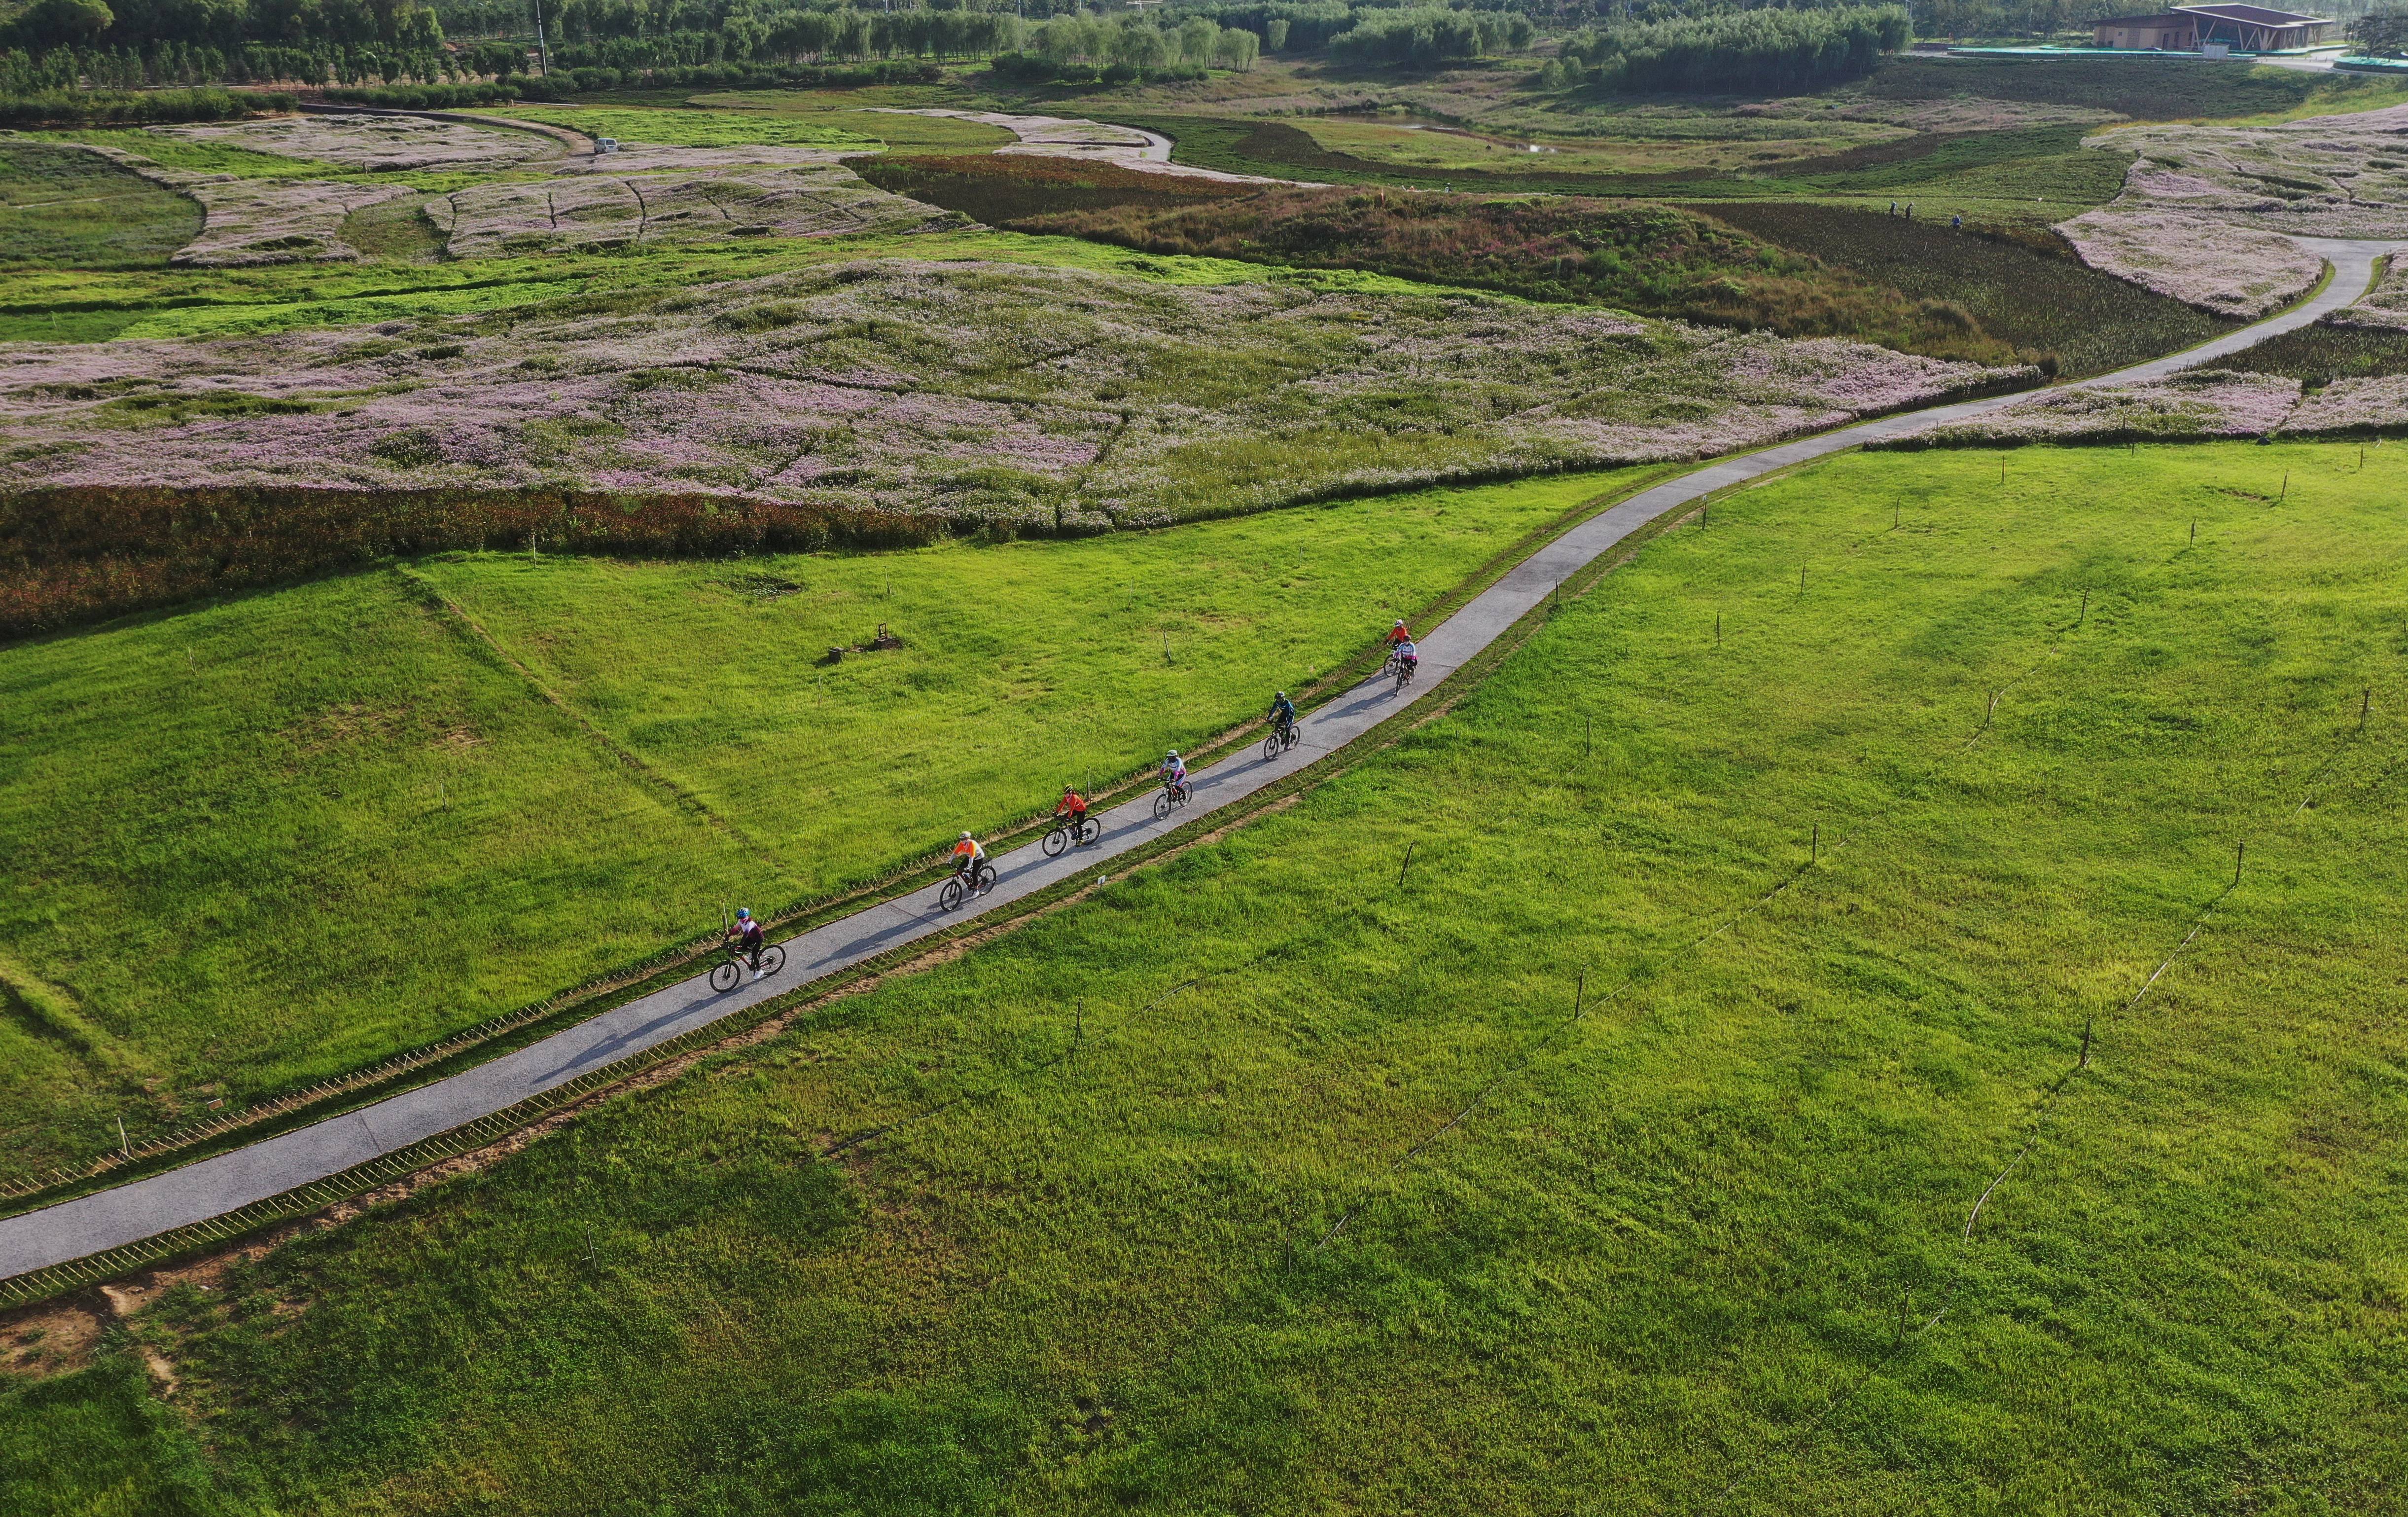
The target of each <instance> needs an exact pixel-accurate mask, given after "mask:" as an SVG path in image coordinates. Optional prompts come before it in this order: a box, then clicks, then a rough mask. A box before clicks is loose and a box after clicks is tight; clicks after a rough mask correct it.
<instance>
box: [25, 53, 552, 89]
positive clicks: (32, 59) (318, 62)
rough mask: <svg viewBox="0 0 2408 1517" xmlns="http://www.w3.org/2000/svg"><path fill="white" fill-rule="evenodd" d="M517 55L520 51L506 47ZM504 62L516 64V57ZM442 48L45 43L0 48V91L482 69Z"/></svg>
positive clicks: (365, 80)
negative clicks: (141, 47)
mask: <svg viewBox="0 0 2408 1517" xmlns="http://www.w3.org/2000/svg"><path fill="white" fill-rule="evenodd" d="M510 54H511V58H512V59H513V60H515V59H516V58H517V57H518V56H519V53H518V50H516V49H511V50H510ZM509 66H513V67H515V66H518V65H517V64H516V63H515V62H513V63H512V64H510V65H509ZM480 72H495V70H494V69H484V70H480V69H479V68H478V67H477V65H475V64H473V63H471V62H469V61H468V60H466V59H465V58H460V57H455V56H454V55H452V54H451V53H449V52H446V51H443V50H442V49H440V48H425V49H414V50H409V51H404V50H401V49H397V48H389V47H384V46H380V45H378V44H374V43H370V44H366V45H364V46H360V47H343V46H339V45H336V44H332V43H312V44H310V45H308V46H305V47H292V48H282V47H257V46H252V47H240V48H235V49H232V50H230V51H229V50H221V49H217V48H212V47H208V46H205V45H193V44H190V43H181V42H163V43H160V44H158V45H157V46H155V47H153V48H152V49H150V51H147V52H136V51H134V50H133V49H131V48H49V49H45V50H43V51H40V52H32V51H26V50H24V49H22V48H12V49H9V50H7V51H0V95H7V96H29V95H36V94H50V93H53V92H57V91H65V90H78V89H93V90H140V89H154V88H157V87H159V86H162V85H193V84H215V83H225V84H281V83H300V84H318V85H325V84H372V83H376V82H379V81H382V82H384V83H388V84H390V83H392V82H393V81H394V80H395V79H463V78H469V77H473V76H474V75H476V74H478V73H480Z"/></svg>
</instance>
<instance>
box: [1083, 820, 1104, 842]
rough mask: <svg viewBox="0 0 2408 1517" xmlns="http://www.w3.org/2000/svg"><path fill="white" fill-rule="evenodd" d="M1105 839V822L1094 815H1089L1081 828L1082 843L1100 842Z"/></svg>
mask: <svg viewBox="0 0 2408 1517" xmlns="http://www.w3.org/2000/svg"><path fill="white" fill-rule="evenodd" d="M1103 839H1104V824H1103V823H1101V822H1099V821H1097V820H1096V818H1094V817H1093V816H1090V817H1088V818H1087V819H1086V821H1085V822H1084V823H1083V824H1082V826H1081V827H1080V829H1079V841H1080V842H1082V843H1100V842H1102V841H1103Z"/></svg>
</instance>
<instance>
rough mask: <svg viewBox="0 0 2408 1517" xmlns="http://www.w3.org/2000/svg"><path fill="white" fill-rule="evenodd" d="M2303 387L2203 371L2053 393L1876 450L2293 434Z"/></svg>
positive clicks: (2273, 379) (2215, 370) (2285, 381)
mask: <svg viewBox="0 0 2408 1517" xmlns="http://www.w3.org/2000/svg"><path fill="white" fill-rule="evenodd" d="M2299 404H2300V382H2299V381H2298V380H2295V379H2286V378H2283V377H2281V376H2279V375H2272V374H2240V373H2234V372H2231V371H2230V370H2228V369H2220V368H2199V369H2190V370H2187V371H2186V372H2183V373H2180V374H2176V375H2174V376H2172V377H2171V378H2170V379H2163V380H2153V381H2150V382H2148V383H2140V384H2101V385H2094V386H2085V387H2079V388H2070V389H2063V390H2054V391H2050V392H2048V393H2045V394H2042V395H2040V396H2036V397H2033V398H2031V399H2029V400H2025V401H2020V402H2018V403H2016V404H2014V405H2012V406H2008V407H2005V408H2004V409H2002V410H2000V411H1996V412H1991V413H1990V414H1988V415H1986V416H1980V417H1976V418H1974V419H1973V420H1971V421H1964V422H1951V423H1945V424H1942V425H1939V426H1928V427H1925V428H1923V429H1921V430H1919V431H1914V432H1910V433H1908V434H1906V435H1905V436H1903V437H1899V438H1894V439H1892V440H1890V441H1886V442H1883V443H1877V444H1874V446H1877V447H1885V448H1906V449H1914V448H1964V447H2013V446H2016V445H2018V444H2021V443H2026V442H2131V441H2161V442H2169V441H2204V440H2208V439H2214V438H2247V437H2263V436H2266V435H2267V434H2269V433H2272V432H2274V431H2278V430H2288V429H2289V421H2290V418H2291V416H2292V414H2293V412H2294V411H2295V409H2296V408H2297V407H2298V406H2299Z"/></svg>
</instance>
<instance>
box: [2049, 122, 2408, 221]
mask: <svg viewBox="0 0 2408 1517" xmlns="http://www.w3.org/2000/svg"><path fill="white" fill-rule="evenodd" d="M2403 131H2408V106H2392V107H2388V108H2385V109H2382V110H2368V111H2359V112H2357V113H2355V114H2351V115H2344V116H2317V117H2312V118H2310V119H2309V120H2306V121H2297V122H2285V123H2281V124H2279V125H2273V126H2203V125H2200V124H2198V123H2178V124H2168V125H2151V126H2130V127H2119V128H2116V129H2114V130H2113V131H2110V132H2106V133H2103V134H2101V135H2100V136H2099V137H2093V138H2091V139H2090V140H2091V141H2093V142H2096V143H2099V144H2100V145H2103V146H2106V147H2111V148H2114V149H2116V150H2119V151H2122V152H2137V153H2139V154H2140V157H2139V158H2138V159H2137V160H2136V161H2135V162H2134V163H2133V165H2132V166H2131V168H2130V169H2129V170H2128V171H2127V173H2126V176H2125V180H2124V193H2123V194H2122V195H2119V196H2117V197H2116V199H2115V201H2114V208H2115V209H2119V210H2126V211H2132V210H2164V211H2174V212H2180V213H2186V214H2192V215H2204V216H2208V217H2209V218H2211V219H2213V220H2216V221H2221V222H2225V223H2227V224H2232V225H2239V226H2248V227H2254V228H2256V229H2257V230H2258V231H2263V232H2280V233H2286V234H2288V235H2291V236H2294V237H2333V238H2408V153H2403V152H2402V151H2401V134H2402V133H2403Z"/></svg>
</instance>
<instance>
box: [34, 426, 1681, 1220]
mask: <svg viewBox="0 0 2408 1517" xmlns="http://www.w3.org/2000/svg"><path fill="white" fill-rule="evenodd" d="M1642 477H1645V476H1644V474H1643V472H1642V471H1639V470H1631V471H1627V472H1626V473H1624V474H1613V473H1605V474H1589V475H1583V476H1570V477H1556V478H1552V479H1542V480H1536V481H1530V482H1527V483H1523V484H1508V485H1498V486H1489V487H1484V488H1478V489H1468V490H1455V491H1431V492H1425V493H1421V494H1416V495H1405V496H1392V497H1388V498H1383V499H1376V500H1367V501H1360V502H1352V503H1346V504H1340V505H1334V506H1327V507H1315V508H1310V509H1303V510H1297V511H1292V512H1281V513H1269V514H1264V515H1259V516H1254V517H1248V518H1244V519H1240V520H1235V521H1228V522H1222V523H1215V524H1210V525H1204V526H1198V527H1185V528H1180V529H1177V530H1171V531H1162V532H1149V533H1137V532H1132V533H1128V534H1124V535H1120V536H1115V537H1112V538H1110V539H1095V540H1088V541H1084V542H1050V543H1018V544H1010V545H1001V546H984V547H982V546H977V545H973V544H970V543H968V542H954V543H951V544H948V545H945V546H941V547H937V548H931V549H927V550H925V551H920V552H912V553H900V554H890V555H871V556H807V557H763V558H755V559H751V560H746V561H743V562H740V563H734V564H725V563H702V564H692V563H688V564H657V563H624V562H618V561H610V560H595V559H573V558H557V557H544V558H539V559H528V558H526V557H523V556H457V557H445V558H437V559H435V560H432V561H427V562H423V563H420V564H418V565H415V566H410V567H406V568H403V569H397V570H394V571H380V572H373V573H367V574H362V575H356V576H352V577H348V578H340V579H334V580H328V581H323V582H320V583H316V584H311V585H302V586H298V587H294V588H292V589H288V590H283V591H279V592H275V593H270V594H263V595H256V596H251V597H247V598H242V599H237V600H230V601H227V602H225V603H223V604H221V605H215V606H211V607H208V608H196V609H193V610H192V611H188V612H183V613H179V614H166V615H160V616H153V617H143V618H136V619H133V620H130V621H128V622H125V623H122V624H120V625H116V626H112V627H107V628H99V629H96V630H94V631H92V632H89V633H84V634H80V635H74V636H63V637H57V638H51V639H48V640H44V641H39V642H34V643H20V644H17V645H15V646H12V647H9V648H7V649H0V851H5V852H6V854H7V856H8V857H9V858H10V859H11V860H12V861H13V864H14V867H12V868H11V869H9V870H8V871H7V880H6V883H5V884H4V885H0V982H7V983H10V984H15V985H18V986H20V987H21V988H22V989H21V990H5V989H0V996H5V997H6V998H7V999H6V1000H5V1001H0V1006H5V1008H6V1009H7V1010H8V1011H9V1012H10V1013H11V1015H8V1016H7V1017H5V1018H0V1112H5V1113H6V1114H7V1115H6V1117H5V1118H0V1163H5V1164H6V1167H7V1170H8V1171H9V1172H12V1173H22V1172H24V1171H26V1170H29V1169H34V1168H40V1167H47V1166H49V1165H50V1164H54V1163H64V1162H73V1161H81V1160H89V1159H90V1158H91V1157H92V1156H93V1155H94V1154H96V1153H98V1152H99V1151H100V1150H101V1149H105V1148H107V1147H108V1146H110V1145H111V1144H112V1143H113V1142H114V1141H115V1137H114V1134H115V1132H116V1129H115V1126H114V1123H115V1121H116V1120H118V1119H119V1118H121V1117H122V1118H123V1119H124V1120H125V1121H126V1123H127V1126H128V1127H129V1129H131V1131H132V1132H133V1133H134V1134H135V1135H136V1138H137V1139H138V1138H139V1137H140V1136H141V1134H144V1133H145V1132H155V1131H158V1130H160V1129H161V1128H164V1127H166V1126H170V1125H174V1123H175V1121H176V1120H177V1119H178V1116H179V1113H180V1114H181V1116H182V1117H183V1118H185V1119H186V1120H189V1119H190V1118H191V1117H192V1116H193V1115H194V1114H195V1112H196V1110H197V1107H198V1105H199V1103H201V1102H202V1101H205V1100H207V1099H209V1098H212V1097H225V1098H232V1099H234V1100H236V1102H237V1103H239V1102H240V1101H241V1100H243V1099H246V1098H249V1097H252V1096H255V1095H257V1094H260V1093H262V1092H269V1091H279V1090H284V1089H288V1088H291V1087H294V1086H296V1085H301V1084H307V1083H309V1082H312V1081H315V1080H317V1079H320V1078H322V1077H325V1076H330V1075H333V1074H336V1073H338V1072H343V1071H347V1070H351V1069H354V1068H357V1067H359V1066H361V1065H363V1064H366V1063H368V1062H373V1061H375V1060H377V1059H379V1058H381V1057H383V1056H384V1055H386V1054H388V1053H391V1052H394V1051H395V1050H397V1049H400V1048H405V1047H412V1046H415V1045H417V1044H419V1043H422V1042H425V1041H429V1040H432V1039H434V1038H437V1037H439V1036H442V1035H444V1034H446V1033H450V1032H452V1031H453V1030H456V1029H458V1028H461V1027H466V1026H469V1025H472V1024H474V1023H476V1022H479V1021H481V1020H483V1019H486V1018H488V1017H491V1016H494V1015H496V1014H498V1013H501V1012H504V1011H508V1010H511V1009H514V1008H516V1007H518V1006H520V1005H522V1004H528V1003H531V1002H534V1001H538V1000H541V999H542V998H543V997H545V996H547V995H549V994H551V993H552V992H553V991H554V990H562V989H566V988H568V987H571V986H574V985H577V984H579V983H581V982H582V981H584V980H585V979H587V978H589V977H591V976H593V975H596V974H599V973H602V972H604V971H606V970H609V969H611V968H613V967H616V966H618V965H621V964H624V963H626V962H629V961H634V960H637V959H639V958H643V957H646V956H648V955H650V954H651V953H652V952H654V951H657V950H658V949H660V948H662V947H665V946H669V945H671V944H674V943H679V942H682V941H685V940H687V939H689V938H692V937H694V936H696V935H698V934H700V933H701V932H704V931H706V930H707V929H709V928H710V927H711V926H712V925H713V924H715V923H717V922H718V921H719V920H720V917H721V915H722V913H723V912H724V911H725V910H730V909H733V908H734V907H735V906H737V905H738V904H749V905H751V906H753V908H754V909H756V910H760V909H765V908H774V907H778V906H781V905H784V904H786V903H792V902H796V901H799V900H803V899H806V898H811V897H816V896H818V895H821V894H823V893H825V892H827V891H830V890H832V889H837V888H839V887H840V886H844V885H847V884H850V883H853V882H858V881H863V880H867V879H872V878H876V877H879V876H881V875H882V874H885V873H886V872H888V871H889V870H891V869H893V868H895V867H896V866H897V865H900V864H902V863H904V862H906V861H907V860H911V859H913V858H916V857H918V856H920V855H922V854H924V853H926V852H928V851H929V850H931V849H933V848H935V847H937V846H938V845H940V844H943V843H945V842H947V841H949V840H950V839H951V838H952V836H953V833H954V832H955V831H958V830H960V829H962V828H965V827H968V828H975V829H978V830H981V831H984V830H987V829H991V828H994V827H996V826H999V825H1001V824H1003V823H1006V822H1009V821H1011V820H1014V819H1017V818H1019V817H1022V816H1028V815H1031V814H1033V813H1035V812H1037V811H1039V810H1042V809H1044V808H1045V807H1047V806H1050V805H1051V803H1052V801H1053V798H1054V795H1055V793H1056V792H1057V791H1058V788H1059V787H1060V786H1061V784H1062V783H1063V782H1064V781H1065V780H1068V779H1073V778H1075V779H1078V780H1080V781H1081V782H1082V783H1085V782H1086V781H1088V780H1090V779H1094V780H1099V781H1100V780H1109V779H1111V778H1113V777H1116V776H1118V775H1119V774H1121V773H1125V772H1128V771H1131V770H1134V769H1136V768H1138V767H1139V766H1140V765H1142V764H1144V763H1146V762H1148V761H1149V760H1150V759H1152V758H1159V757H1160V756H1161V753H1162V750H1163V748H1164V747H1165V746H1167V745H1169V744H1192V743H1194V742H1195V741H1197V739H1199V738H1203V737H1205V736H1208V735H1210V734H1211V733H1213V732H1217V731H1219V730H1222V729H1224V728H1226V727H1227V726H1229V725H1231V724H1233V723H1235V722H1238V721H1240V720H1242V719H1244V718H1246V717H1247V716H1249V715H1254V714H1257V713H1259V712H1260V710H1261V709H1262V707H1263V706H1264V705H1265V704H1267V703H1268V701H1269V697H1270V692H1271V690H1272V688H1273V687H1274V686H1282V685H1286V686H1300V685H1301V684H1303V683H1304V682H1305V681H1307V680H1309V679H1310V678H1311V677H1312V675H1313V674H1314V673H1316V672H1323V671H1326V670H1328V669H1329V668H1330V667H1331V665H1332V664H1333V663H1335V662H1337V661H1339V660H1340V659H1343V658H1345V657H1350V656H1351V655H1353V654H1354V653H1355V652H1356V651H1357V650H1359V649H1360V648H1362V647H1364V646H1366V645H1367V644H1368V643H1369V640H1370V639H1371V638H1372V637H1373V636H1374V635H1376V634H1377V632H1378V631H1379V630H1381V629H1382V628H1384V627H1385V626H1386V625H1387V623H1388V621H1389V620H1390V619H1391V616H1392V614H1404V613H1406V612H1409V611H1411V610H1412V609H1414V608H1417V607H1420V606H1422V605H1425V604H1427V603H1428V602H1429V601H1431V600H1433V599H1435V598H1437V597H1438V596H1440V595H1441V594H1443V593H1444V592H1445V591H1447V590H1448V589H1450V588H1452V587H1453V586H1454V585H1456V583H1457V582H1459V581H1460V580H1462V579H1463V578H1464V576H1466V575H1467V574H1469V573H1471V572H1472V571H1474V570H1476V569H1477V568H1478V567H1479V566H1481V565H1482V564H1484V563H1485V562H1486V561H1487V560H1489V559H1490V558H1492V557H1494V556H1497V555H1498V554H1499V553H1501V552H1503V551H1504V550H1505V549H1507V548H1509V547H1511V546H1512V545H1513V544H1514V543H1515V542H1517V541H1519V540H1520V539H1521V538H1523V537H1524V536H1525V535H1526V534H1527V533H1529V532H1531V531H1532V530H1534V529H1537V528H1539V527H1542V526H1544V525H1546V524H1548V523H1550V522H1553V521H1555V519H1557V518H1558V517H1560V516H1562V515H1563V514H1564V513H1567V512H1569V511H1571V510H1572V509H1574V508H1575V507H1577V506H1578V505H1579V504H1580V503H1581V502H1583V501H1584V500H1587V499H1589V498H1594V497H1596V496H1598V494H1600V493H1601V492H1612V491H1616V490H1618V489H1621V488H1625V487H1627V483H1628V482H1630V481H1634V480H1636V479H1639V478H1642ZM422 586H423V588H422ZM436 597H440V598H442V600H448V601H449V602H450V603H451V604H452V606H456V607H457V608H459V609H458V613H457V614H455V613H453V612H450V611H446V610H444V609H441V600H436V599H435V598H436ZM464 615H465V618H466V619H465V620H464V619H463V616H464ZM882 622H883V623H887V624H890V625H891V626H892V627H893V628H894V629H895V630H896V632H897V633H899V634H900V635H901V636H902V637H903V638H904V639H905V640H906V641H907V643H909V646H908V647H907V648H905V649H903V650H902V651H899V652H892V653H884V654H879V655H876V656H874V657H857V658H854V659H853V660H850V661H848V662H846V663H844V664H842V665H840V666H839V667H837V668H835V669H832V670H826V671H823V670H821V669H819V668H817V667H815V665H816V661H817V660H818V659H819V658H820V657H821V656H822V655H823V654H824V652H825V650H826V649H827V648H828V647H829V646H831V645H834V644H839V643H842V644H847V645H850V644H853V643H865V642H867V641H868V639H869V638H870V636H871V634H872V633H873V632H874V631H875V630H876V628H877V627H878V625H879V624H880V623H882ZM1166 642H1167V646H1168V654H1169V657H1168V661H1166V659H1165V657H1164V649H1165V646H1166ZM555 697H556V698H557V699H558V701H561V702H562V703H563V704H562V705H558V706H556V705H554V704H552V703H551V700H550V699H549V698H555ZM586 724H590V727H589V726H588V725H586ZM613 745H616V747H617V748H620V749H624V750H625V751H626V752H627V753H629V754H632V755H633V757H634V760H635V761H634V762H633V763H630V762H627V761H623V759H622V758H621V757H619V755H618V753H617V752H616V751H614V746H613Z"/></svg>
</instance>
